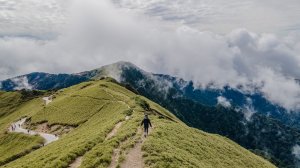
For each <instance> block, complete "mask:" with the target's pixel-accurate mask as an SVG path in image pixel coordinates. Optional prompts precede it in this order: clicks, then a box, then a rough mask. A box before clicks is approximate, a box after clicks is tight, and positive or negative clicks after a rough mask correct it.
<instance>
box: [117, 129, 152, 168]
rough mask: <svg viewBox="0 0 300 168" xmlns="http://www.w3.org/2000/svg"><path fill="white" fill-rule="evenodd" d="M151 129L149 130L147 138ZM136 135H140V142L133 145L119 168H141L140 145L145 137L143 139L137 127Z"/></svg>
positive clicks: (141, 154)
mask: <svg viewBox="0 0 300 168" xmlns="http://www.w3.org/2000/svg"><path fill="white" fill-rule="evenodd" d="M152 129H153V128H150V129H149V133H148V136H149V134H150V132H151V130H152ZM137 134H141V137H140V140H139V141H138V142H137V143H136V144H135V145H134V147H133V148H132V149H130V150H129V152H128V153H127V155H126V158H125V160H124V162H122V163H121V166H120V167H121V168H143V167H144V160H143V153H142V145H143V143H144V141H145V140H146V138H147V137H144V132H143V130H142V129H141V128H140V127H139V128H138V130H137Z"/></svg>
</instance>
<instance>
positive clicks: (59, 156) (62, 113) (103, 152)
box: [0, 81, 273, 168]
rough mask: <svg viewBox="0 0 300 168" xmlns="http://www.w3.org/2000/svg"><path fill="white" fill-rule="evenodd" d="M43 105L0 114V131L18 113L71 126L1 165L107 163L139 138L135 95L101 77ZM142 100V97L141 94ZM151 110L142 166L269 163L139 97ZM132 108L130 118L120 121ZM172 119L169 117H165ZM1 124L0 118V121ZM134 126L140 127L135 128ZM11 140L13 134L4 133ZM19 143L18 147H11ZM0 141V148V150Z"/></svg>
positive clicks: (33, 102)
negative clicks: (79, 159)
mask: <svg viewBox="0 0 300 168" xmlns="http://www.w3.org/2000/svg"><path fill="white" fill-rule="evenodd" d="M55 96H56V99H55V100H54V101H53V102H52V103H50V104H49V105H48V106H47V107H43V106H42V105H41V101H40V99H34V100H31V101H29V102H27V103H25V104H23V105H21V107H19V108H17V109H16V110H15V111H14V112H13V113H12V114H10V115H9V116H6V117H4V118H3V117H2V118H0V121H3V123H4V124H1V125H0V129H1V130H3V128H4V129H5V127H6V126H7V125H9V123H10V122H12V121H14V120H16V119H18V118H19V117H21V116H30V117H31V122H32V123H33V124H34V123H40V122H44V121H48V122H49V123H50V124H63V125H72V126H77V128H76V129H74V130H73V131H71V132H70V133H69V134H67V135H64V136H63V137H61V138H60V140H58V141H56V142H53V143H51V144H49V145H47V146H45V147H43V148H40V149H38V150H36V151H34V152H31V153H30V154H28V155H26V156H24V157H21V158H20V159H17V160H15V161H13V162H11V163H9V164H6V165H5V166H4V167H67V166H68V165H69V164H70V163H71V162H72V160H74V159H75V158H76V157H78V156H82V155H83V162H82V165H81V167H82V168H83V167H84V168H88V167H107V165H109V163H110V161H111V155H112V153H113V149H114V148H117V147H118V146H120V147H121V149H122V151H123V152H122V154H121V160H122V158H124V156H125V155H126V152H125V151H126V150H127V149H129V148H131V147H132V146H133V145H134V143H135V142H136V141H137V140H138V138H139V137H140V135H139V134H137V129H138V128H139V124H140V120H141V119H142V117H143V114H144V110H143V109H142V108H141V107H140V106H138V105H137V103H136V95H135V94H134V93H132V92H130V91H128V90H126V89H124V88H123V87H121V86H119V85H117V84H114V83H112V82H106V81H91V82H84V83H81V84H79V85H76V86H72V87H70V88H67V89H64V90H61V91H58V92H57V93H56V95H55ZM144 99H145V98H144ZM145 100H146V101H147V102H148V103H149V104H150V106H151V108H152V109H155V110H156V111H157V112H159V113H161V114H162V115H164V116H166V117H161V116H160V115H158V114H157V113H153V112H152V113H151V112H148V113H150V114H151V115H150V119H152V122H153V125H154V126H155V129H154V130H153V131H152V133H151V135H150V136H149V138H148V139H147V140H146V141H145V143H144V145H143V151H144V158H145V163H146V166H147V167H182V166H184V167H273V166H272V165H271V164H270V163H269V162H267V161H265V160H263V159H262V158H260V157H258V156H256V155H254V154H252V153H250V152H249V151H247V150H245V149H244V148H242V147H240V146H239V145H237V144H235V143H233V142H232V141H230V140H228V139H226V138H224V137H221V136H218V135H212V134H208V133H204V132H201V131H199V130H196V129H193V128H190V127H187V126H186V125H185V124H183V123H182V122H180V121H179V120H178V119H177V118H176V117H174V115H172V114H171V113H169V112H168V111H167V110H165V109H163V108H162V107H160V106H158V105H157V104H155V103H153V102H151V101H150V100H147V99H145ZM129 109H132V110H133V113H132V114H131V119H129V120H126V121H125V120H124V119H125V116H126V115H127V114H128V110H129ZM167 118H169V119H172V120H173V121H171V120H169V119H167ZM120 121H122V127H121V128H120V129H119V130H118V132H117V134H116V136H114V137H113V138H111V139H108V140H105V137H106V135H107V134H108V133H109V132H110V131H111V130H112V129H113V127H114V125H115V124H116V123H118V122H120ZM0 123H1V122H0ZM139 129H140V128H139ZM8 135H9V136H10V137H9V138H11V139H13V140H12V141H14V139H17V138H14V137H13V136H15V134H8ZM16 146H18V147H20V145H18V144H17V145H16ZM1 147H3V146H1V144H0V149H1Z"/></svg>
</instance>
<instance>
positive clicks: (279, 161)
mask: <svg viewBox="0 0 300 168" xmlns="http://www.w3.org/2000/svg"><path fill="white" fill-rule="evenodd" d="M73 75H78V76H80V77H81V78H84V79H86V80H98V79H104V78H105V77H108V76H113V77H115V78H116V79H117V80H118V81H119V82H120V83H122V85H123V86H126V88H128V89H129V90H131V91H134V92H135V93H139V94H140V95H143V96H145V97H147V98H149V99H151V100H153V101H154V102H156V103H158V104H160V105H161V106H163V107H165V108H167V109H168V110H169V111H171V112H172V113H173V114H175V115H176V116H177V117H178V118H180V119H181V120H182V121H184V122H185V123H186V124H187V125H189V126H192V127H195V128H198V129H201V130H205V131H207V132H210V133H216V134H220V135H222V136H226V137H228V138H230V139H231V140H234V141H235V142H237V143H238V144H240V145H242V146H243V147H245V148H247V149H249V150H252V151H254V152H255V153H257V154H259V155H262V156H263V157H265V158H268V159H269V160H271V161H272V162H273V163H275V164H276V165H277V166H279V167H288V166H291V167H293V166H295V165H296V164H297V162H298V159H297V157H296V156H295V154H294V151H293V149H294V147H295V146H297V145H298V144H300V136H299V134H300V130H299V121H300V120H298V119H299V115H298V116H297V115H295V116H293V115H290V114H288V113H286V111H285V110H283V109H281V108H280V107H277V106H274V105H272V103H270V102H268V101H267V100H266V99H265V98H264V97H263V96H262V95H260V94H254V95H247V94H244V93H242V92H239V91H238V90H234V89H232V88H230V87H224V89H219V90H218V89H217V90H216V89H201V88H200V89H198V88H196V87H195V86H194V84H193V82H192V81H185V80H183V79H181V78H176V77H172V76H169V75H164V74H152V73H149V72H146V71H144V70H142V69H140V68H138V67H137V66H136V65H134V64H132V63H128V62H118V63H115V64H110V65H106V66H103V67H101V68H98V69H94V70H91V71H85V72H82V73H77V74H73ZM79 83H80V82H79ZM219 97H223V98H225V100H229V101H230V107H222V105H221V104H219V102H218V98H219ZM249 100H251V101H249ZM270 111H271V112H272V113H269V112H270ZM262 130H264V131H262ZM279 132H280V133H279ZM275 135H276V136H275ZM274 136H275V137H274ZM282 144H285V148H282ZM278 151H280V152H278Z"/></svg>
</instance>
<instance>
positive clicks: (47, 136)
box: [9, 118, 58, 145]
mask: <svg viewBox="0 0 300 168" xmlns="http://www.w3.org/2000/svg"><path fill="white" fill-rule="evenodd" d="M25 121H26V118H23V119H21V120H19V121H17V122H15V123H13V124H11V126H10V127H9V131H10V132H20V133H24V134H28V135H37V134H38V135H40V136H41V137H43V138H44V139H45V144H44V145H48V144H49V143H51V142H53V141H57V140H58V137H57V136H55V135H52V134H46V133H42V132H35V131H32V130H28V129H24V128H22V125H23V124H24V123H25ZM12 127H14V129H12Z"/></svg>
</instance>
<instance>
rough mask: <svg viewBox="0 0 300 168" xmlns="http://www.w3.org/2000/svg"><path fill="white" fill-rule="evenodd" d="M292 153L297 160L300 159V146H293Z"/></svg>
mask: <svg viewBox="0 0 300 168" xmlns="http://www.w3.org/2000/svg"><path fill="white" fill-rule="evenodd" d="M292 153H293V154H294V155H295V157H296V158H297V159H300V146H299V145H295V146H293V149H292Z"/></svg>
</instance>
